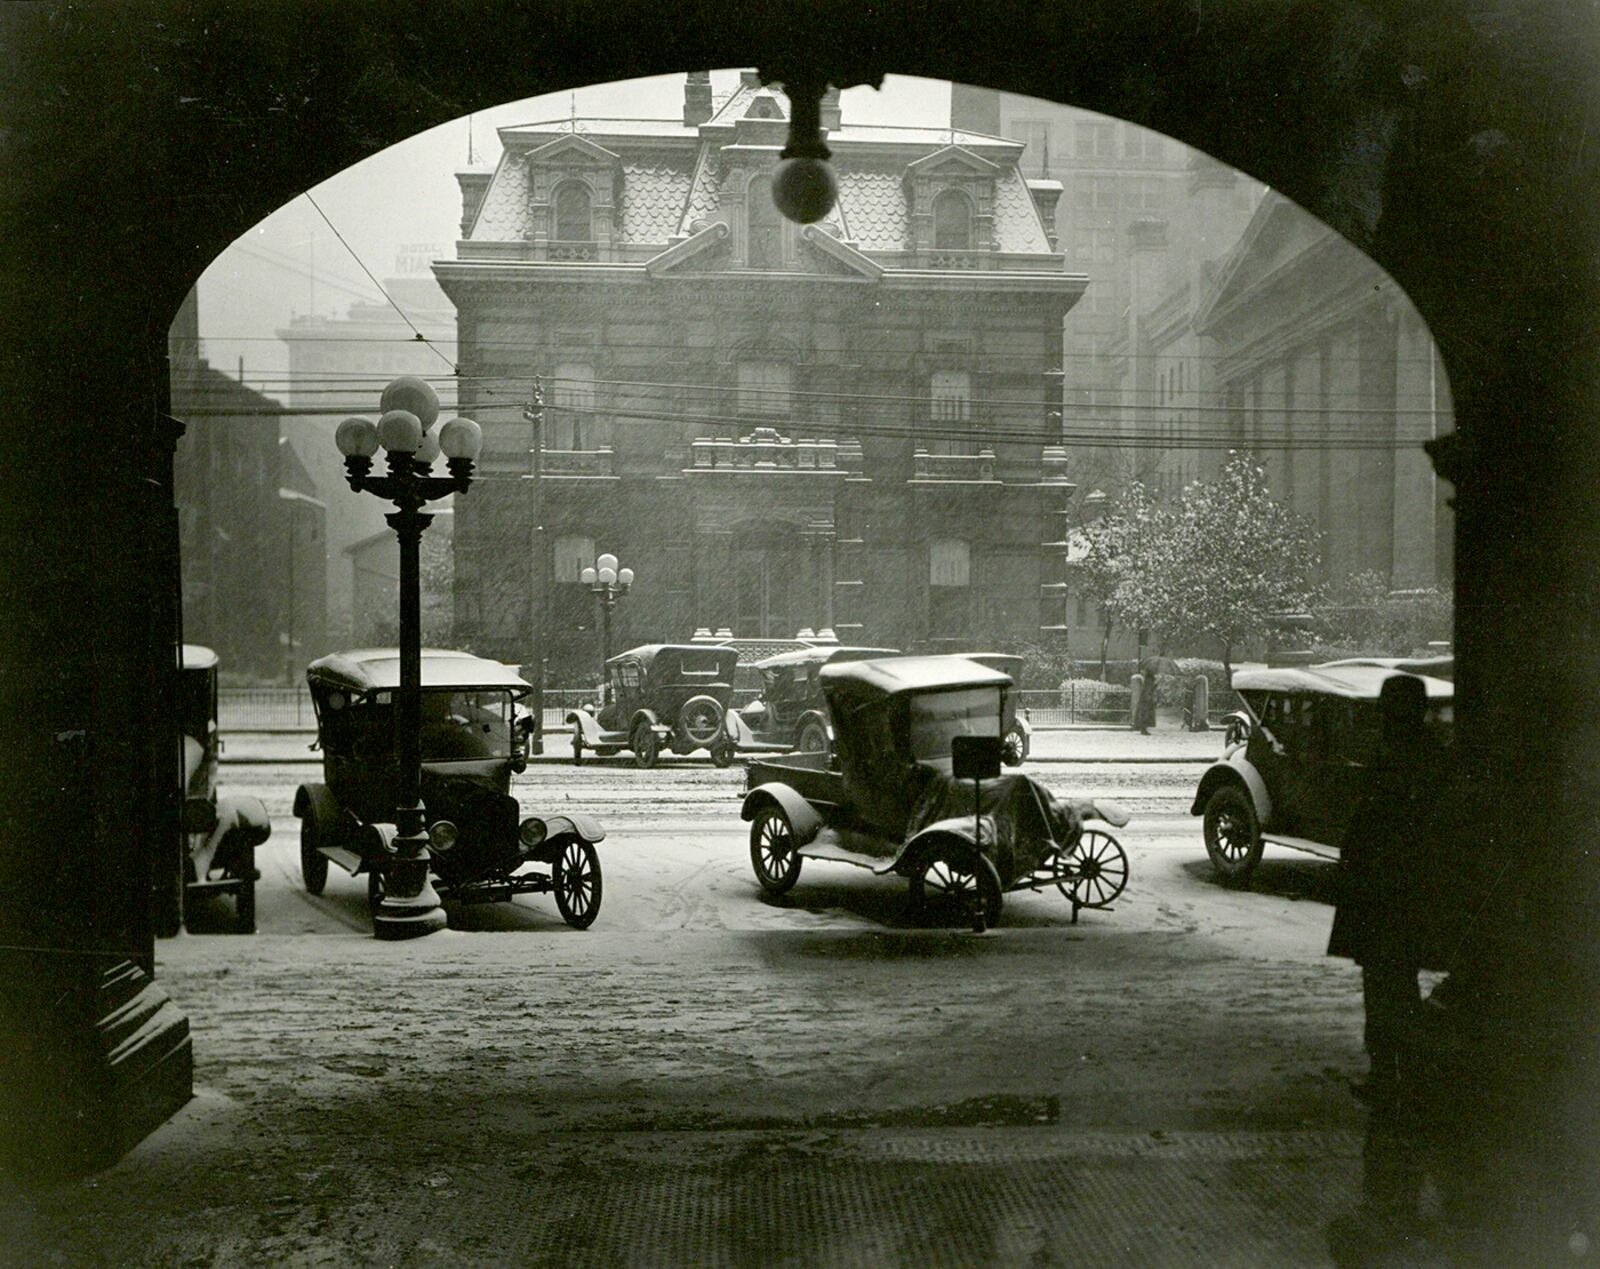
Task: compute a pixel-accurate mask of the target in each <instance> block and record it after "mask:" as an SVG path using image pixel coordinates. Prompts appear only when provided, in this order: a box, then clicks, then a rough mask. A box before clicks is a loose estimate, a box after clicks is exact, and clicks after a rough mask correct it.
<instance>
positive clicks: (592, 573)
mask: <svg viewBox="0 0 1600 1269" xmlns="http://www.w3.org/2000/svg"><path fill="white" fill-rule="evenodd" d="M578 580H579V581H580V582H582V583H583V584H584V585H585V586H587V587H588V588H589V590H590V592H591V593H592V594H594V595H595V596H596V597H597V598H598V599H599V600H600V629H601V637H600V648H601V657H600V665H601V674H602V677H603V676H604V672H605V665H606V663H607V662H609V661H610V660H611V610H612V609H613V608H615V607H616V606H617V600H618V599H620V598H621V597H622V596H623V595H626V594H627V593H628V591H629V590H630V589H632V587H633V570H632V569H631V568H618V567H617V557H616V556H615V555H611V554H610V553H607V554H605V555H602V556H601V557H600V558H599V559H597V560H595V562H594V564H593V565H592V566H591V567H589V568H586V569H584V570H583V571H582V572H581V573H579V574H578Z"/></svg>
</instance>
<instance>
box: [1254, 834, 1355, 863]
mask: <svg viewBox="0 0 1600 1269" xmlns="http://www.w3.org/2000/svg"><path fill="white" fill-rule="evenodd" d="M1261 840H1262V842H1263V843H1264V844H1265V845H1268V846H1283V847H1285V848H1286V849H1288V850H1298V851H1300V852H1301V853H1302V854H1305V855H1315V856H1316V857H1317V858H1318V859H1326V860H1327V861H1329V862H1330V863H1338V862H1339V848H1338V847H1337V846H1329V845H1328V844H1327V843H1326V842H1314V841H1312V840H1311V839H1310V838H1309V837H1289V836H1287V835H1283V836H1280V835H1278V834H1276V833H1263V834H1261Z"/></svg>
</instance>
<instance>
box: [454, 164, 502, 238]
mask: <svg viewBox="0 0 1600 1269" xmlns="http://www.w3.org/2000/svg"><path fill="white" fill-rule="evenodd" d="M493 176H494V173H493V172H457V173H456V183H457V184H458V185H460V186H461V236H462V238H463V239H465V238H470V237H472V222H473V221H475V220H476V219H477V218H478V208H480V207H482V206H483V196H484V194H485V193H487V192H488V189H489V181H490V179H491V178H492V177H493Z"/></svg>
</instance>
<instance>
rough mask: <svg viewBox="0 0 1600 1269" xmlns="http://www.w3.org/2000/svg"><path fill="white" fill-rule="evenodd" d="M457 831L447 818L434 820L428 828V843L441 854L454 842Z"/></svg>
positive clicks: (457, 834)
mask: <svg viewBox="0 0 1600 1269" xmlns="http://www.w3.org/2000/svg"><path fill="white" fill-rule="evenodd" d="M458 836H459V833H458V832H457V830H456V826H455V825H454V824H452V823H451V822H450V821H449V820H434V822H433V824H432V826H431V827H430V828H429V829H428V845H429V846H430V847H432V848H433V849H434V850H436V851H438V852H439V853H440V854H441V855H443V854H445V853H446V852H447V851H448V850H449V849H450V848H451V847H452V846H454V845H455V844H456V838H457V837H458Z"/></svg>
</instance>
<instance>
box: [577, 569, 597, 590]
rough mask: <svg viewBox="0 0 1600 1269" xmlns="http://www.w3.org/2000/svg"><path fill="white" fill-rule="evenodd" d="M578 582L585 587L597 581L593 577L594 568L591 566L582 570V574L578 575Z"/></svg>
mask: <svg viewBox="0 0 1600 1269" xmlns="http://www.w3.org/2000/svg"><path fill="white" fill-rule="evenodd" d="M578 580H579V581H580V582H582V583H583V584H584V585H585V586H593V585H594V584H595V582H596V581H597V580H598V579H597V578H596V577H595V572H594V567H593V566H592V565H591V566H590V567H588V568H586V569H584V570H583V572H581V573H579V574H578Z"/></svg>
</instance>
